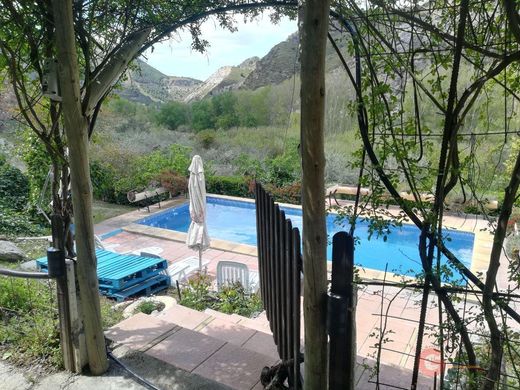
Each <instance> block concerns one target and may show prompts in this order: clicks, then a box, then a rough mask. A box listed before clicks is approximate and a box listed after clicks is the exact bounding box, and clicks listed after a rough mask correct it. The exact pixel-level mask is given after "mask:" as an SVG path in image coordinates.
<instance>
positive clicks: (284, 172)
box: [266, 142, 301, 187]
mask: <svg viewBox="0 0 520 390" xmlns="http://www.w3.org/2000/svg"><path fill="white" fill-rule="evenodd" d="M300 177H301V165H300V156H299V155H298V146H297V144H296V142H289V145H287V146H286V149H285V152H284V153H283V154H281V155H279V156H276V157H275V158H273V159H272V160H271V161H269V162H268V164H267V174H266V180H267V182H268V183H271V184H274V185H275V186H277V187H283V186H285V185H287V184H291V183H293V182H295V181H296V180H299V179H300Z"/></svg>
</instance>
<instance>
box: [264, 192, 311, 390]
mask: <svg viewBox="0 0 520 390" xmlns="http://www.w3.org/2000/svg"><path fill="white" fill-rule="evenodd" d="M255 197H256V223H257V236H258V267H259V273H260V292H261V296H262V302H263V303H264V309H265V311H266V315H267V319H268V320H269V325H270V327H271V331H272V332H273V338H274V342H275V344H276V346H277V349H278V354H279V356H280V359H281V361H282V362H281V363H280V364H278V365H276V366H273V367H265V368H264V370H263V371H262V378H261V379H262V384H263V385H264V386H268V385H270V384H273V383H279V384H283V383H285V381H286V380H287V382H288V385H289V387H290V388H291V389H301V388H302V382H303V381H302V378H301V374H300V363H301V362H302V361H303V354H302V353H301V351H300V301H301V298H300V297H301V293H300V289H301V275H302V260H301V259H302V256H301V247H300V232H299V230H298V228H293V227H292V223H291V221H290V220H288V219H286V218H285V212H284V211H283V210H280V207H279V206H278V205H276V204H275V203H274V200H273V198H272V197H271V195H269V194H268V193H267V192H265V191H264V189H263V188H262V186H261V185H260V184H258V183H257V184H256V186H255Z"/></svg>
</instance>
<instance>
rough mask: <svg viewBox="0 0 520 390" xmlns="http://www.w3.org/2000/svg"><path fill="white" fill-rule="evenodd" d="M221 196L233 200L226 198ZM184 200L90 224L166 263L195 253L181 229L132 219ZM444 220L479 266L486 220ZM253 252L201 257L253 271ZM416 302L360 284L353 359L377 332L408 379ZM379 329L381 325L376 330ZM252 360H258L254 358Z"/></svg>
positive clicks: (390, 360) (114, 245) (365, 353)
mask: <svg viewBox="0 0 520 390" xmlns="http://www.w3.org/2000/svg"><path fill="white" fill-rule="evenodd" d="M227 198H229V199H234V200H236V199H237V198H232V197H227ZM185 202H187V199H185V198H181V199H173V200H170V201H167V202H162V203H161V205H162V208H161V209H158V208H157V207H155V206H154V207H151V210H150V211H151V213H148V212H147V211H146V210H140V211H139V210H136V211H132V212H130V213H127V214H124V215H121V216H118V217H115V218H111V219H109V220H106V221H104V222H102V223H100V224H97V225H96V226H95V232H96V234H98V235H105V234H107V233H111V232H112V234H109V235H108V236H107V238H105V239H104V240H103V243H104V244H105V245H106V246H107V248H108V249H111V250H113V251H116V252H131V251H135V250H140V249H143V248H150V247H153V248H159V251H160V253H159V254H160V256H161V257H163V258H165V259H166V260H168V262H169V264H173V263H175V262H177V261H180V260H183V259H185V258H187V257H191V256H194V255H196V252H195V251H193V250H191V249H189V248H187V246H186V244H185V237H186V234H185V233H180V232H173V231H169V230H166V229H159V228H152V227H149V226H145V225H139V224H136V223H135V221H137V220H139V219H141V218H144V217H147V216H150V215H153V214H155V213H157V212H162V211H164V210H165V209H167V208H169V207H173V206H178V205H181V204H183V203H185ZM445 224H446V226H447V227H451V228H455V229H457V230H461V231H469V232H473V233H475V245H474V252H473V262H472V268H471V269H472V271H473V272H479V271H485V269H486V268H487V263H488V261H489V253H490V251H491V245H492V236H491V234H490V233H489V232H487V231H483V230H482V229H485V228H488V224H487V222H486V221H484V220H482V219H480V218H474V217H472V218H467V217H458V216H454V215H449V216H446V217H445ZM256 256H257V253H256V247H254V246H250V245H242V244H236V243H230V242H226V241H221V240H212V245H211V248H210V249H208V250H207V251H205V252H204V253H203V259H204V260H205V261H208V272H209V274H211V275H215V273H216V267H217V264H218V262H219V261H221V260H233V261H238V262H241V263H244V264H246V265H247V266H248V267H249V268H250V269H251V270H257V269H258V264H257V257H256ZM504 261H506V260H504ZM504 261H502V265H503V266H502V267H501V270H500V272H499V281H498V282H499V286H501V287H502V286H506V283H507V266H504V265H505V262H504ZM360 276H361V277H363V278H364V279H365V278H366V279H371V280H383V279H386V280H387V281H389V280H393V275H392V274H391V273H388V274H387V275H384V272H381V271H373V272H372V271H371V270H367V271H362V272H361V275H360ZM398 279H401V278H398ZM420 301H421V293H420V292H417V291H410V290H402V289H400V288H397V287H389V286H385V287H384V288H383V287H381V286H362V287H360V289H359V293H358V306H357V311H356V322H357V353H358V356H359V358H360V359H364V358H366V359H369V360H368V361H372V359H374V358H375V357H376V355H377V348H376V347H375V345H376V343H377V342H378V341H379V337H380V335H381V332H383V333H384V338H385V340H386V341H385V342H384V345H383V347H382V349H381V362H382V363H383V364H384V365H387V366H388V367H393V368H395V369H397V370H398V372H399V373H400V374H399V375H402V376H403V378H405V377H406V378H408V377H409V376H410V370H411V369H412V367H413V361H414V353H415V345H416V342H417V322H418V319H419V305H420ZM435 301H436V298H435V296H434V295H432V296H431V298H430V305H429V309H428V311H427V318H426V321H427V324H428V326H429V327H430V331H429V332H428V333H429V334H428V335H425V340H424V343H423V351H434V350H435V337H434V336H433V333H435V332H434V331H435V329H438V325H439V314H438V310H437V309H436V304H435ZM464 305H465V306H464ZM473 306H475V307H476V306H477V303H476V302H472V301H470V300H468V301H467V302H464V301H461V302H460V303H459V304H457V308H458V309H460V310H461V312H462V311H466V312H469V311H471V310H472V307H473ZM517 309H518V308H517ZM302 315H303V314H302ZM385 316H386V318H385ZM444 318H445V315H444ZM141 321H142V319H141ZM265 321H266V320H265V317H263V318H259V319H254V320H250V323H251V326H260V327H263V329H264V332H266V333H267V334H269V331H268V328H267V329H266V328H265V325H266V323H265ZM302 321H303V317H302ZM127 325H128V324H127ZM163 325H164V324H163ZM128 326H130V327H132V326H133V325H131V324H129V325H128ZM136 326H137V325H136ZM161 326H162V325H161ZM165 326H166V325H165ZM381 329H384V330H383V331H381ZM135 332H138V329H137V330H135ZM172 337H173V335H172ZM157 348H159V349H160V347H156V349H157ZM229 348H231V347H229ZM257 363H258V364H264V363H261V362H260V361H258V362H257ZM172 364H173V363H172ZM201 364H202V363H201ZM255 364H256V363H255ZM255 364H252V365H251V367H257V365H255ZM426 366H427V367H426ZM426 366H425V368H424V369H421V370H422V371H421V372H422V373H423V374H425V375H426V376H429V377H430V378H431V377H432V375H433V371H432V370H431V369H430V370H428V367H429V368H431V367H434V368H435V363H431V362H429V364H427V365H426ZM255 369H256V368H255ZM399 370H400V371H399ZM207 375H209V377H211V376H212V375H213V378H210V379H215V378H216V379H218V377H219V375H220V374H218V373H208V374H207ZM222 375H223V374H222ZM255 375H256V374H255ZM406 380H407V379H406ZM405 382H406V381H405V380H403V383H405ZM432 383H433V379H432ZM227 385H229V386H231V387H232V388H252V387H248V386H249V385H247V386H245V387H240V386H238V385H237V386H238V387H235V386H233V385H231V383H228V384H227ZM255 386H258V383H256V384H255ZM255 388H256V387H255ZM425 388H428V387H425Z"/></svg>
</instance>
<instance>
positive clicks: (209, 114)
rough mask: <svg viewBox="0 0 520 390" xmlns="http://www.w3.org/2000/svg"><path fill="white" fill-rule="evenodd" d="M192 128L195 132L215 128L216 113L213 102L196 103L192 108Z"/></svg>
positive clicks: (202, 101) (206, 100) (207, 100)
mask: <svg viewBox="0 0 520 390" xmlns="http://www.w3.org/2000/svg"><path fill="white" fill-rule="evenodd" d="M191 115H192V122H191V124H192V126H193V128H194V129H195V130H197V131H200V130H204V129H214V128H215V113H214V109H213V104H212V103H211V100H209V99H205V100H201V101H198V102H195V103H193V104H192V106H191Z"/></svg>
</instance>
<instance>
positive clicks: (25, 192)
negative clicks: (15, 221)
mask: <svg viewBox="0 0 520 390" xmlns="http://www.w3.org/2000/svg"><path fill="white" fill-rule="evenodd" d="M0 202H3V203H4V205H5V206H6V207H9V208H11V209H12V210H16V211H22V210H23V209H24V208H25V206H27V203H28V202H29V179H28V178H27V177H26V176H25V175H24V174H23V173H22V172H21V171H20V170H19V169H18V168H15V167H12V166H10V165H8V164H6V163H5V164H2V165H0Z"/></svg>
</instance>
